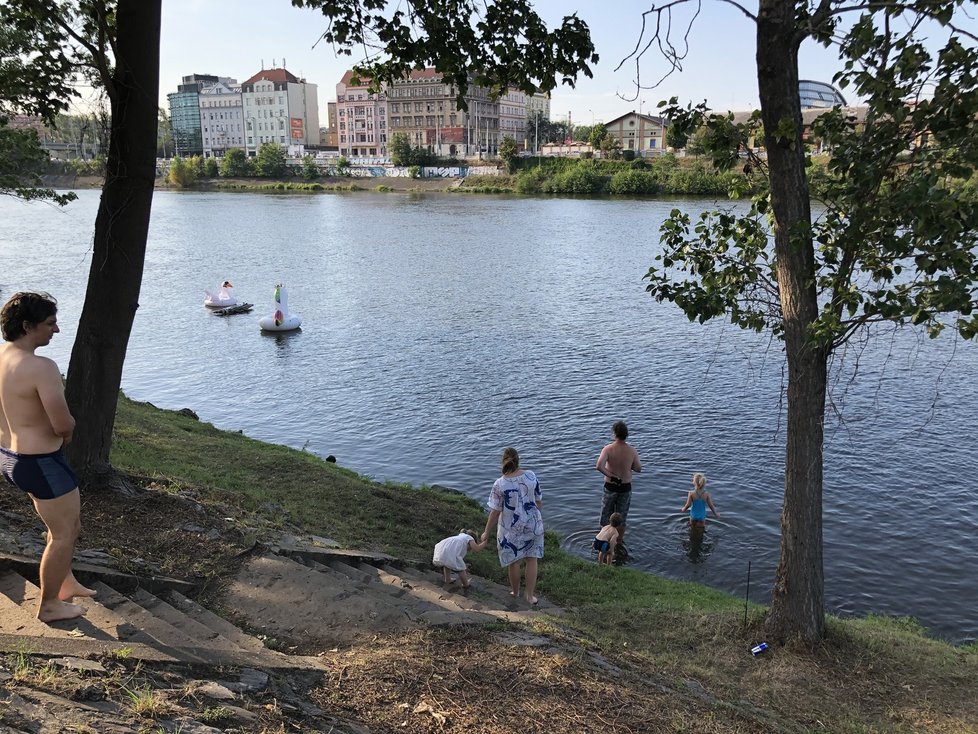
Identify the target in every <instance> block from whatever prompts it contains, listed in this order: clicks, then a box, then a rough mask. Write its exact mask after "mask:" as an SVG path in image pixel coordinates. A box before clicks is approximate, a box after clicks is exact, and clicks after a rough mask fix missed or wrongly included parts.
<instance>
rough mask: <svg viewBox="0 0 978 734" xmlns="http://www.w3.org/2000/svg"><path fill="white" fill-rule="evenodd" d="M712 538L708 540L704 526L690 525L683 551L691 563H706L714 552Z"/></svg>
mask: <svg viewBox="0 0 978 734" xmlns="http://www.w3.org/2000/svg"><path fill="white" fill-rule="evenodd" d="M713 545H714V543H713V540H712V538H711V539H709V540H707V537H706V528H705V527H703V526H702V525H689V526H688V527H687V530H686V532H685V533H684V540H683V541H682V546H683V551H684V552H685V553H686V557H687V558H688V559H689V561H690V563H705V562H706V559H707V558H709V557H710V554H711V553H712V552H713Z"/></svg>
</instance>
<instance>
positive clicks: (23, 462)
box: [0, 448, 78, 500]
mask: <svg viewBox="0 0 978 734" xmlns="http://www.w3.org/2000/svg"><path fill="white" fill-rule="evenodd" d="M0 472H2V473H3V476H4V477H5V478H6V480H7V481H8V482H10V483H11V484H13V485H14V486H16V487H19V488H20V489H22V490H24V491H25V492H27V493H28V494H29V495H31V496H32V497H34V498H35V499H39V500H53V499H56V498H58V497H61V496H63V495H66V494H68V493H69V492H71V491H72V490H74V489H75V488H77V487H78V479H77V477H75V473H74V472H73V471H72V470H71V467H70V466H68V460H67V459H65V453H64V449H58V450H57V451H54V452H52V453H50V454H18V453H17V452H16V451H10V450H9V449H3V448H0Z"/></svg>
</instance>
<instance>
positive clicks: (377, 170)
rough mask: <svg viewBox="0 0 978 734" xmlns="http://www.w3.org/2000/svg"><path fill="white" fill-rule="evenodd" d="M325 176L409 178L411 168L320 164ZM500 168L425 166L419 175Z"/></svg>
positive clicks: (465, 173)
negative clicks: (339, 166)
mask: <svg viewBox="0 0 978 734" xmlns="http://www.w3.org/2000/svg"><path fill="white" fill-rule="evenodd" d="M319 168H320V170H321V171H322V172H323V174H325V175H326V176H341V177H342V176H348V177H350V178H383V177H387V178H411V177H412V175H411V171H412V169H411V168H408V167H406V166H349V167H348V168H344V169H339V168H337V167H336V166H335V165H329V166H320V167H319ZM499 173H500V170H499V169H498V168H496V167H495V166H473V167H471V168H463V167H462V166H426V167H424V168H422V169H421V170H420V172H419V175H420V176H421V177H422V178H465V177H466V176H498V175H499Z"/></svg>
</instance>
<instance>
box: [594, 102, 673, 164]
mask: <svg viewBox="0 0 978 734" xmlns="http://www.w3.org/2000/svg"><path fill="white" fill-rule="evenodd" d="M604 127H605V130H607V131H608V133H609V134H610V135H611V136H612V137H614V138H616V139H617V140H618V142H619V143H620V144H621V149H622V150H623V151H624V150H634V151H635V155H637V156H642V157H646V156H652V155H660V154H662V153H665V152H666V130H667V129H668V127H669V123H668V122H666V120H665V119H664V118H662V117H653V116H652V115H643V114H642V113H640V112H635V111H634V110H632V111H631V112H629V113H627V114H625V115H622V116H621V117H616V118H615V119H614V120H612V121H611V122H606V123H605V125H604Z"/></svg>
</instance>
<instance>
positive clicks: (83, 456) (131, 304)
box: [66, 0, 162, 484]
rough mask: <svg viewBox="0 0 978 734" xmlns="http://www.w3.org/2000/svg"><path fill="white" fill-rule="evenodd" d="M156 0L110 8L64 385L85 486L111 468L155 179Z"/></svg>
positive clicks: (126, 1)
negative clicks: (87, 229)
mask: <svg viewBox="0 0 978 734" xmlns="http://www.w3.org/2000/svg"><path fill="white" fill-rule="evenodd" d="M161 1H162V0H119V2H118V9H117V12H116V31H117V32H116V39H117V41H116V58H115V59H114V63H115V69H114V72H113V74H112V79H111V83H110V89H109V100H110V105H111V114H112V119H111V135H110V138H109V150H108V157H107V159H106V173H105V183H104V185H103V187H102V200H101V203H100V204H99V209H98V215H97V217H96V220H95V241H94V245H93V251H92V266H91V269H90V271H89V274H88V290H87V291H86V294H85V305H84V307H83V308H82V312H81V318H80V321H79V323H78V334H77V336H76V338H75V343H74V346H73V347H72V350H71V361H70V363H69V366H68V380H67V386H66V397H67V399H68V405H69V406H70V408H71V412H72V414H73V415H74V416H75V419H76V420H77V429H76V431H75V437H74V440H73V441H72V443H71V444H69V446H68V455H69V458H70V460H71V463H72V465H73V466H74V468H75V469H76V471H78V473H79V474H80V476H81V478H82V481H83V482H86V483H88V484H92V483H93V480H95V479H98V478H99V477H101V476H104V475H106V474H111V473H112V467H111V465H110V464H109V450H110V449H111V446H112V427H113V425H114V423H115V413H116V404H117V401H118V397H119V387H120V385H121V383H122V365H123V362H124V361H125V358H126V348H127V346H128V344H129V335H130V333H131V332H132V322H133V319H134V318H135V315H136V309H137V308H138V307H139V289H140V286H141V285H142V278H143V259H144V257H145V254H146V236H147V233H148V231H149V217H150V209H151V207H152V204H153V185H154V183H155V179H156V125H157V110H158V106H159V102H158V97H159V66H160V53H159V49H160V8H161ZM111 62H112V60H109V62H108V63H110V64H111ZM107 68H111V66H109V67H107Z"/></svg>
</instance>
